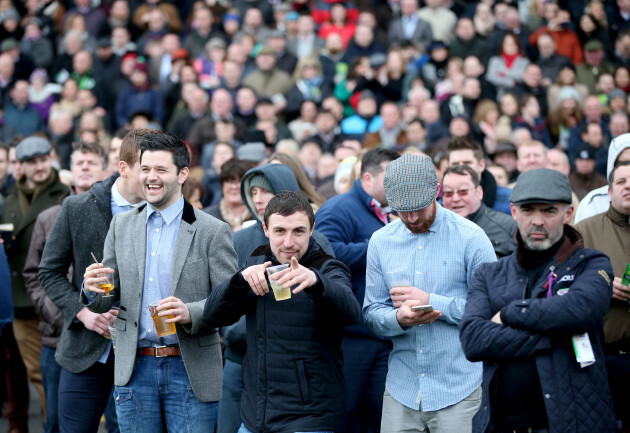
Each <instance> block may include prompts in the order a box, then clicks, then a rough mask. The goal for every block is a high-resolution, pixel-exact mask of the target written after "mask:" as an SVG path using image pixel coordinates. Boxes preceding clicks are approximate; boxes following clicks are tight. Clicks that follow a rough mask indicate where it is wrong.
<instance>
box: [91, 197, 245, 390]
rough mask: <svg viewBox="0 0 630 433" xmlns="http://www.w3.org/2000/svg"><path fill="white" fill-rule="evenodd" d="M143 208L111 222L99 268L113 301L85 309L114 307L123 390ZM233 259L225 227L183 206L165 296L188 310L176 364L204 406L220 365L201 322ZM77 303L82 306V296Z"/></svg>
mask: <svg viewBox="0 0 630 433" xmlns="http://www.w3.org/2000/svg"><path fill="white" fill-rule="evenodd" d="M146 218H147V210H146V206H143V207H142V208H140V209H139V210H137V211H130V212H125V213H121V214H118V215H116V216H115V217H114V219H113V220H112V223H111V226H110V228H109V232H108V233H107V238H106V239H105V250H104V259H103V263H104V264H105V266H107V267H110V268H112V269H114V275H113V280H114V281H113V282H114V284H115V290H114V292H113V294H114V296H113V297H108V298H103V297H102V296H100V295H99V296H98V297H97V298H96V299H95V300H94V301H93V302H92V303H91V304H89V306H88V308H89V309H90V310H91V311H94V312H97V313H102V312H106V311H108V310H109V309H110V307H112V306H113V305H114V304H115V303H116V302H118V301H120V312H119V315H118V318H117V319H116V358H115V359H116V361H115V368H114V383H115V384H116V385H118V386H125V385H126V384H127V383H128V382H129V379H130V378H131V374H132V372H133V366H134V361H135V359H136V351H137V348H138V321H139V320H140V308H141V304H142V290H143V284H144V268H145V252H146V251H145V250H146V231H147V230H146V227H147V226H146ZM237 270H238V268H237V259H236V253H235V252H234V246H233V244H232V232H231V231H230V228H229V226H228V225H227V224H226V223H224V222H221V221H219V220H217V219H216V218H214V217H211V216H210V215H208V214H206V213H204V212H202V211H200V210H197V209H194V208H193V207H192V206H191V205H190V204H189V203H188V202H184V211H183V215H182V221H181V224H180V228H179V232H178V234H177V242H176V244H175V251H174V256H173V269H172V270H171V294H172V296H175V297H177V298H179V299H181V300H182V301H183V302H184V303H185V304H186V306H187V307H188V309H189V310H190V317H191V319H192V323H191V324H190V325H187V326H182V325H180V324H177V325H176V329H177V338H178V339H179V347H180V353H181V357H182V360H183V361H184V365H185V367H186V372H187V373H188V379H189V380H190V384H191V386H192V389H193V392H194V393H195V396H196V397H197V398H198V399H199V400H200V401H204V402H209V401H218V400H220V399H221V380H222V377H223V363H222V359H221V347H220V345H219V334H218V332H217V330H216V329H215V328H211V327H209V326H207V325H205V324H204V322H203V318H202V316H203V309H204V305H205V303H206V298H207V297H208V296H209V295H210V293H211V291H212V288H213V287H217V286H218V285H219V284H221V283H222V282H223V281H224V280H226V279H227V278H230V277H231V276H232V275H234V274H235V273H236V271H237ZM81 301H82V302H83V303H84V304H87V299H85V296H81Z"/></svg>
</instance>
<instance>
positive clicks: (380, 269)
mask: <svg viewBox="0 0 630 433" xmlns="http://www.w3.org/2000/svg"><path fill="white" fill-rule="evenodd" d="M495 260H496V255H495V253H494V250H493V248H492V244H491V243H490V240H489V239H488V237H487V236H486V234H485V233H484V232H483V230H482V229H480V228H479V227H478V226H477V225H475V224H474V223H472V222H470V221H468V220H467V219H465V218H462V217H460V216H459V215H456V214H455V213H453V212H451V211H449V210H446V209H444V208H443V207H442V206H440V205H437V211H436V217H435V221H434V222H433V224H432V225H431V227H430V229H429V231H427V232H426V233H422V234H413V233H411V232H410V231H409V230H408V229H407V227H406V226H405V225H404V224H403V223H402V221H400V220H398V221H395V222H393V223H390V224H388V225H387V226H385V227H383V228H382V229H380V230H378V231H377V232H375V233H374V235H373V236H372V238H371V239H370V244H369V247H368V254H367V276H366V277H367V280H366V289H365V300H364V303H363V315H364V317H365V322H366V323H367V324H368V326H369V327H370V328H372V330H373V331H374V332H375V333H376V334H377V335H381V336H386V337H391V339H392V341H393V343H394V349H393V350H392V352H391V354H390V356H389V370H388V372H387V382H386V388H387V391H388V392H389V393H390V395H391V396H392V397H393V398H394V399H395V400H396V401H398V402H400V403H401V404H403V405H405V406H407V407H409V408H412V409H416V410H418V409H420V405H422V410H423V411H435V410H439V409H442V408H445V407H447V406H450V405H453V404H456V403H458V402H460V401H462V400H463V399H464V398H466V397H467V396H469V395H470V394H471V393H472V392H473V391H474V390H475V389H476V388H477V387H478V386H479V385H480V384H481V373H482V365H481V363H471V362H469V361H468V360H467V359H466V358H465V356H464V352H463V351H462V348H461V344H460V342H459V332H458V327H457V326H458V324H459V321H460V320H461V318H462V315H463V314H464V306H465V304H466V295H467V292H468V285H469V284H470V282H471V280H472V275H473V272H474V271H475V269H477V267H478V266H479V265H480V264H482V263H485V262H493V261H495ZM400 268H404V269H407V275H405V276H406V277H407V279H408V280H409V282H410V283H411V285H412V286H414V287H418V288H420V289H422V290H424V291H425V292H427V293H429V296H430V298H429V302H430V304H431V305H433V308H434V309H436V310H439V311H441V312H442V317H440V319H438V320H436V321H435V322H433V323H432V324H429V325H420V326H412V327H409V328H406V329H403V328H401V327H400V325H399V323H398V321H397V320H396V308H394V306H393V303H392V300H391V297H390V294H389V290H390V288H391V286H392V284H391V281H389V280H390V279H391V277H388V272H391V271H393V270H395V269H400Z"/></svg>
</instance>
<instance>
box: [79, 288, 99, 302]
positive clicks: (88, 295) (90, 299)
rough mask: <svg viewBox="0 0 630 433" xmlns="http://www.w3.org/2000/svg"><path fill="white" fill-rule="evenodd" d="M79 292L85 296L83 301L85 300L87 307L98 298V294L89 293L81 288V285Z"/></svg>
mask: <svg viewBox="0 0 630 433" xmlns="http://www.w3.org/2000/svg"><path fill="white" fill-rule="evenodd" d="M81 291H82V292H83V296H85V299H87V301H88V305H89V304H91V303H92V302H94V300H95V299H96V297H97V296H98V293H94V292H89V291H87V290H85V288H84V287H83V283H81Z"/></svg>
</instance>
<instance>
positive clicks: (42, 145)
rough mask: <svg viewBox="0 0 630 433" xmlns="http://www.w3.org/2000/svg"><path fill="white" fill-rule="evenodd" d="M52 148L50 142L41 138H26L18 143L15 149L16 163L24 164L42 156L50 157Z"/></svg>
mask: <svg viewBox="0 0 630 433" xmlns="http://www.w3.org/2000/svg"><path fill="white" fill-rule="evenodd" d="M51 150H52V146H51V145H50V142H49V141H48V140H46V139H45V138H42V137H28V138H25V139H24V140H22V141H20V144H18V145H17V147H16V148H15V157H16V158H17V160H18V161H20V162H24V161H28V160H29V159H33V158H36V157H38V156H42V155H50V151H51Z"/></svg>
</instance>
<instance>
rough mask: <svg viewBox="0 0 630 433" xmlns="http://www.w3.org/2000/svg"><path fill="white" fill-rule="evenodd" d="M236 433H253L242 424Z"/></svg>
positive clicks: (315, 432)
mask: <svg viewBox="0 0 630 433" xmlns="http://www.w3.org/2000/svg"><path fill="white" fill-rule="evenodd" d="M236 433H253V432H252V431H251V430H248V429H247V427H245V425H244V424H241V428H239V429H238V432H236ZM295 433H304V432H297V431H296V432H295ZM308 433H334V432H332V431H312V432H308Z"/></svg>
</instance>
